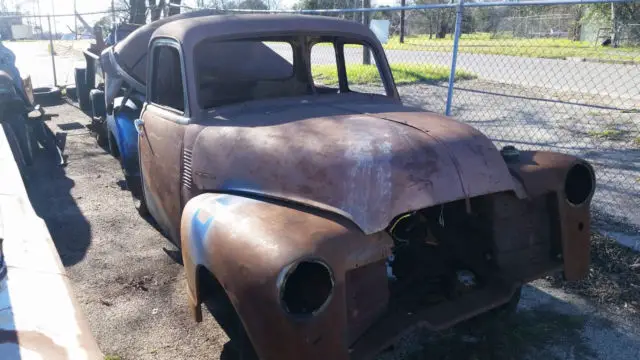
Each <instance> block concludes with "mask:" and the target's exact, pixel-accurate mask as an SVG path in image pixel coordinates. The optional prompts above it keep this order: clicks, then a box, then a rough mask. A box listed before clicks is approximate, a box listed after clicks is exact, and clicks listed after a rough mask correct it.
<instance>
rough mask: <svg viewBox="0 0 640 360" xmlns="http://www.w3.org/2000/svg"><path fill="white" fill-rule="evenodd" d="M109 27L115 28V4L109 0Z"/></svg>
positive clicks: (112, 0)
mask: <svg viewBox="0 0 640 360" xmlns="http://www.w3.org/2000/svg"><path fill="white" fill-rule="evenodd" d="M111 26H112V27H113V26H116V2H115V0H111Z"/></svg>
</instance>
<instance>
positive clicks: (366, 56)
mask: <svg viewBox="0 0 640 360" xmlns="http://www.w3.org/2000/svg"><path fill="white" fill-rule="evenodd" d="M362 7H363V8H365V9H368V8H370V7H371V0H362ZM370 22H371V13H370V12H368V11H363V12H362V24H364V26H366V27H367V29H368V28H369V23H370ZM362 63H363V64H364V65H369V64H371V52H369V47H367V46H366V45H365V46H363V47H362Z"/></svg>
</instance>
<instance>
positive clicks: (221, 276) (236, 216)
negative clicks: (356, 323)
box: [182, 194, 392, 360]
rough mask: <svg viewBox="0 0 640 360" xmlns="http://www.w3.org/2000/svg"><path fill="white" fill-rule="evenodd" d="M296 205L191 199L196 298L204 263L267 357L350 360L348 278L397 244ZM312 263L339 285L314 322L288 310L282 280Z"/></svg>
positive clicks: (188, 218) (189, 240) (186, 226)
mask: <svg viewBox="0 0 640 360" xmlns="http://www.w3.org/2000/svg"><path fill="white" fill-rule="evenodd" d="M289 205H290V204H280V203H271V202H265V201H258V200H254V199H248V198H242V197H239V196H234V195H226V194H203V195H200V196H198V197H196V198H194V199H193V200H192V201H190V202H189V203H188V204H187V207H186V208H185V210H184V214H183V218H182V251H183V257H184V258H185V259H190V260H188V261H185V271H186V273H187V274H188V276H187V278H188V279H190V281H189V286H190V288H189V293H190V294H192V295H190V296H191V298H192V299H193V300H198V299H197V296H195V293H196V291H195V290H196V289H194V288H193V286H194V285H196V284H195V281H194V280H195V279H194V276H193V274H194V273H195V266H196V265H198V264H202V265H205V266H206V267H207V268H208V269H209V270H210V271H211V272H212V273H214V274H215V275H216V277H217V280H218V281H219V282H220V284H221V285H222V286H223V287H224V289H225V290H226V291H227V294H228V295H229V298H230V300H231V302H232V303H233V305H234V307H235V308H236V310H237V311H238V314H239V315H240V317H241V319H242V322H243V324H244V326H245V328H246V329H247V333H248V335H249V338H250V339H251V341H252V343H253V345H254V347H255V349H256V351H257V353H258V355H259V356H260V357H261V358H263V359H279V360H286V359H348V352H347V346H348V344H347V307H346V306H345V304H346V293H347V290H346V286H345V284H346V280H345V274H346V273H347V272H348V271H349V270H351V269H353V268H355V267H359V266H364V265H365V264H369V263H372V262H377V261H380V260H381V259H386V257H387V256H388V255H389V253H390V247H391V244H392V242H391V239H390V238H389V237H388V236H387V235H386V234H384V233H381V234H374V235H365V234H363V233H362V232H361V231H359V230H358V229H357V228H356V227H355V226H354V225H353V224H351V223H349V222H348V221H345V220H344V219H342V218H340V217H337V216H335V215H332V214H328V213H324V212H318V211H313V210H312V209H309V208H301V207H295V206H294V207H290V206H289ZM246 214H251V216H246ZM309 257H312V258H319V259H323V261H325V262H326V264H328V265H329V267H330V268H331V271H332V273H333V277H334V283H335V286H334V289H333V293H332V296H331V300H330V303H329V304H328V306H327V307H326V308H325V309H324V310H323V311H322V312H321V313H320V314H318V315H317V316H315V317H314V318H313V319H312V321H309V320H306V319H297V318H295V317H293V316H291V315H289V314H287V313H286V312H285V311H284V310H283V307H282V305H281V303H280V301H279V296H280V292H279V281H278V278H279V274H280V273H281V271H282V269H283V267H285V266H286V265H288V264H291V263H294V262H295V261H298V260H300V259H302V258H309ZM383 296H384V295H383ZM194 305H197V304H194Z"/></svg>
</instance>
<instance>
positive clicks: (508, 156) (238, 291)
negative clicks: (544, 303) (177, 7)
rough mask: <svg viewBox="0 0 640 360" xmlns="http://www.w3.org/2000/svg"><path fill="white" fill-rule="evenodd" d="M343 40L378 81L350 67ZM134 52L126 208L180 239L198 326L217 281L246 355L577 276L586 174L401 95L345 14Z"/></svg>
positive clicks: (451, 317) (360, 336) (486, 301)
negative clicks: (366, 60) (133, 191)
mask: <svg viewBox="0 0 640 360" xmlns="http://www.w3.org/2000/svg"><path fill="white" fill-rule="evenodd" d="M131 36H132V37H134V39H135V36H136V33H133V34H132V35H131ZM356 47H361V48H362V47H364V48H365V49H367V51H369V52H370V54H371V60H372V63H373V64H374V65H370V66H372V67H373V68H374V69H376V70H377V73H378V75H379V77H378V79H379V84H378V86H369V85H366V86H363V85H362V84H357V83H356V82H355V81H353V79H351V78H350V76H349V74H351V73H350V72H349V66H352V65H353V63H354V62H353V58H354V50H353V49H355V48H356ZM144 51H147V50H144ZM148 54H149V55H148V56H147V57H148V60H147V63H148V70H147V73H146V74H147V76H148V79H147V80H148V81H147V82H146V86H147V88H146V95H147V96H146V102H145V103H144V105H143V107H142V112H141V116H140V119H139V120H137V121H136V129H137V131H138V132H139V138H138V143H139V145H138V146H139V158H140V169H141V179H142V180H141V183H142V189H143V193H142V202H141V211H146V210H147V209H148V212H149V213H150V214H151V216H153V218H154V219H155V220H156V222H157V223H158V224H159V226H160V228H161V229H162V230H163V231H164V232H165V233H166V234H167V236H168V237H169V238H170V239H172V240H173V241H175V242H176V243H179V244H180V245H181V249H182V255H183V260H184V265H185V271H186V276H187V284H188V294H189V299H188V302H189V306H190V308H191V310H192V313H193V315H194V317H195V318H196V320H200V319H201V316H202V315H201V303H202V302H203V301H204V300H205V296H206V295H209V294H211V291H210V290H211V289H210V288H208V286H209V284H215V285H216V289H217V291H219V292H222V293H223V294H224V295H225V296H226V297H227V299H228V300H230V303H231V304H232V305H233V309H234V310H235V312H236V314H237V316H238V318H239V319H240V321H241V324H242V326H243V329H244V330H245V331H246V332H245V334H246V335H247V338H248V339H249V341H250V344H251V346H252V348H253V350H254V351H255V353H256V354H257V355H258V356H259V357H260V358H263V359H279V360H282V359H348V358H368V357H371V356H373V355H374V354H375V353H376V352H377V351H379V350H380V349H381V348H382V347H385V346H387V345H388V344H390V343H391V342H392V341H393V340H394V339H395V338H396V337H397V336H399V335H400V334H402V333H403V332H404V331H406V330H407V329H409V328H412V327H414V326H424V327H426V328H429V329H433V330H438V329H443V328H447V327H450V326H452V325H454V324H456V323H458V322H461V321H464V320H466V319H469V318H471V317H474V316H476V315H479V314H481V313H484V312H491V311H494V310H508V309H510V308H511V309H512V308H514V307H515V304H517V301H518V299H519V295H520V289H521V286H522V284H523V283H526V282H528V281H531V280H533V279H536V278H539V277H541V276H543V275H545V274H548V273H550V272H554V271H558V270H561V271H562V272H563V274H564V276H565V277H566V278H567V279H571V280H576V279H580V278H582V277H584V276H585V275H586V273H587V271H588V267H589V233H590V230H589V226H590V202H591V198H592V196H593V192H594V189H595V175H594V171H593V168H592V167H591V165H590V164H588V163H587V162H586V161H584V160H581V159H579V158H576V157H573V156H568V155H563V154H559V153H553V152H538V151H519V150H517V149H515V148H513V147H506V148H503V149H502V150H498V149H497V148H496V147H495V146H494V145H493V144H492V142H491V141H490V140H489V139H488V138H487V137H485V136H484V135H483V134H481V133H480V132H478V131H477V130H475V129H474V128H472V127H470V126H469V125H466V124H463V123H460V122H457V121H455V120H453V119H450V118H447V117H444V116H440V115H437V114H434V113H431V112H426V111H424V110H421V109H415V108H411V107H407V106H403V105H402V103H401V101H400V98H399V95H398V92H397V90H396V87H395V85H394V80H393V76H392V73H391V71H390V68H389V65H388V63H387V60H386V58H385V54H384V51H383V49H382V47H381V45H380V43H379V42H378V41H377V39H376V38H375V36H374V35H373V33H372V32H371V31H370V30H369V29H367V28H365V27H363V26H361V25H359V24H356V23H352V22H347V21H341V20H337V19H330V18H323V17H307V16H284V15H283V16H277V15H242V16H203V17H192V18H184V19H178V20H176V21H169V22H167V23H165V24H164V25H162V26H159V27H158V28H157V29H156V30H155V31H154V32H153V35H151V36H150V42H149V48H148ZM358 54H361V52H360V53H356V54H355V55H358ZM321 55H322V56H321ZM316 60H317V61H324V65H325V66H326V65H327V64H329V66H335V68H334V74H336V79H334V81H330V80H327V78H326V77H324V78H323V77H321V76H319V75H317V71H316V70H317V67H315V66H316ZM360 66H362V65H360Z"/></svg>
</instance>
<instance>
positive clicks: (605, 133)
mask: <svg viewBox="0 0 640 360" xmlns="http://www.w3.org/2000/svg"><path fill="white" fill-rule="evenodd" d="M627 133H628V131H625V130H618V129H604V130H601V131H595V130H592V131H589V132H588V134H589V135H590V136H593V137H595V138H598V139H604V140H620V139H621V138H622V137H623V136H624V135H626V134H627Z"/></svg>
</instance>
